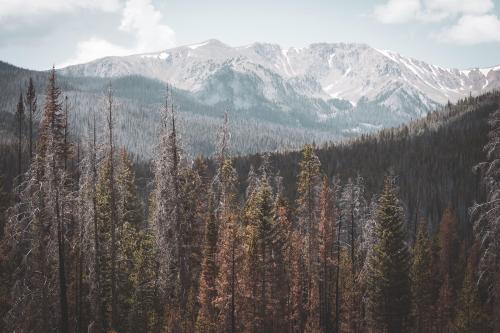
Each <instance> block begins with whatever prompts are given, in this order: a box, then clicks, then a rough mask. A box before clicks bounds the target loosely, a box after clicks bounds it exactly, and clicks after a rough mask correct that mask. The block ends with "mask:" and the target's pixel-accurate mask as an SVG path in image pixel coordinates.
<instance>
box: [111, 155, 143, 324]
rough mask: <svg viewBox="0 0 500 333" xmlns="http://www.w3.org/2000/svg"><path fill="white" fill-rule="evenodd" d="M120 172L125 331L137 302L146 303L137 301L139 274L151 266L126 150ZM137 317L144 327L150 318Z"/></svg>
mask: <svg viewBox="0 0 500 333" xmlns="http://www.w3.org/2000/svg"><path fill="white" fill-rule="evenodd" d="M117 171H118V174H117V178H116V181H117V194H118V195H117V197H118V200H117V201H118V207H117V211H118V215H119V218H118V220H119V221H120V225H119V226H118V227H119V228H118V232H117V234H118V236H119V237H117V238H118V240H117V242H118V244H117V272H118V274H117V291H118V292H117V294H118V295H119V297H118V300H117V308H118V315H119V317H120V318H119V320H118V324H117V325H118V326H117V327H116V329H117V330H118V331H120V332H121V331H126V330H127V328H129V327H127V324H128V319H129V316H132V307H133V305H134V304H133V303H134V302H141V301H142V300H141V299H137V298H139V297H140V296H138V295H137V293H134V290H136V289H137V288H140V287H141V286H140V285H138V284H137V280H139V279H140V278H139V277H137V276H136V275H135V272H136V270H138V269H141V268H142V269H143V270H144V271H147V270H148V269H150V268H151V267H147V266H146V267H144V265H143V264H142V261H144V258H143V257H144V256H145V254H144V253H143V252H144V250H143V249H141V241H146V239H145V237H146V236H145V235H144V233H142V232H141V224H142V207H141V202H140V200H139V197H138V194H137V188H136V185H135V173H134V170H133V167H132V164H131V162H130V159H129V156H128V154H127V152H126V151H125V150H122V151H121V153H120V163H119V164H118V170H117ZM138 261H141V262H139V263H138ZM141 266H142V267H141ZM145 310H146V309H145ZM136 316H137V317H139V319H142V320H143V322H142V326H144V321H145V320H146V319H145V318H141V315H139V314H136ZM139 326H141V324H139ZM129 329H130V328H129Z"/></svg>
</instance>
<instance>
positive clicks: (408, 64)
mask: <svg viewBox="0 0 500 333" xmlns="http://www.w3.org/2000/svg"><path fill="white" fill-rule="evenodd" d="M62 73H64V74H66V75H71V76H97V77H105V78H108V77H119V76H125V75H131V74H136V75H143V76H146V77H149V78H154V79H158V80H160V81H163V82H169V83H171V84H173V85H174V86H175V87H177V88H179V89H182V90H186V91H189V92H191V93H193V94H194V96H195V97H196V99H197V100H198V101H201V102H202V103H204V104H209V105H216V104H217V103H221V102H226V101H230V102H231V104H232V105H233V106H234V107H235V108H237V109H242V110H245V109H251V108H252V107H259V106H260V105H262V104H268V105H270V106H272V107H275V108H278V109H280V110H281V111H283V112H294V111H298V110H300V112H304V113H309V114H310V115H314V121H318V122H321V121H325V120H328V119H332V118H335V117H336V116H337V115H338V114H339V113H342V111H346V110H355V111H356V110H357V109H358V108H359V109H365V108H366V106H368V107H369V108H371V109H376V108H382V109H384V110H385V111H390V112H391V113H392V114H393V115H394V118H395V119H390V120H389V121H391V122H392V120H397V119H399V120H401V121H405V120H407V119H408V118H414V117H419V116H422V115H424V114H426V113H427V112H428V111H429V110H431V109H433V108H435V107H436V106H437V105H438V104H444V103H446V102H447V101H451V102H455V101H456V100H458V99H459V98H461V97H465V96H468V95H469V94H473V95H476V94H479V93H481V92H484V91H486V90H490V89H493V88H498V87H499V86H500V66H497V67H493V68H487V69H470V70H458V69H448V68H442V67H439V66H434V65H430V64H427V63H425V62H423V61H419V60H416V59H413V58H408V57H404V56H402V55H399V54H397V53H395V52H391V51H385V50H378V49H375V48H372V47H370V46H368V45H366V44H346V43H334V44H327V43H320V44H312V45H310V46H309V47H305V48H293V47H292V48H282V47H280V46H279V45H276V44H266V43H254V44H251V45H247V46H241V47H231V46H228V45H226V44H224V43H222V42H220V41H218V40H209V41H206V42H203V43H200V44H195V45H187V46H180V47H176V48H173V49H168V50H164V51H161V52H157V53H148V54H140V55H131V56H126V57H107V58H103V59H98V60H95V61H92V62H90V63H87V64H81V65H76V66H71V67H67V68H64V69H62ZM346 102H347V103H346ZM358 106H359V107H358ZM383 122H384V120H383V119H382V120H381V125H384V124H383ZM374 125H377V124H374Z"/></svg>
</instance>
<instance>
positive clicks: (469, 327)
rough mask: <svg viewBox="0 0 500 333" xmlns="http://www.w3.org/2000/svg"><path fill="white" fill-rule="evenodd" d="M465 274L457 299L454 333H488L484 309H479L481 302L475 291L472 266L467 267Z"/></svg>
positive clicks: (475, 285)
mask: <svg viewBox="0 0 500 333" xmlns="http://www.w3.org/2000/svg"><path fill="white" fill-rule="evenodd" d="M468 266H469V267H468V269H467V270H466V272H465V278H464V282H463V285H462V289H461V290H460V294H459V297H458V303H457V309H456V317H455V332H457V333H473V332H488V331H489V330H490V329H489V327H488V324H489V321H488V316H487V315H486V314H485V311H484V309H483V308H482V307H481V301H480V299H479V294H478V290H477V284H476V282H475V281H476V277H475V276H474V269H473V268H472V265H468Z"/></svg>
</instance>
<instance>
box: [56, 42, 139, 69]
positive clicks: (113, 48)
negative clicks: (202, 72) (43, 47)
mask: <svg viewBox="0 0 500 333" xmlns="http://www.w3.org/2000/svg"><path fill="white" fill-rule="evenodd" d="M127 54H130V50H129V49H127V48H123V47H121V46H119V45H116V44H113V43H110V42H108V41H107V40H104V39H101V38H98V37H91V38H90V39H88V40H85V41H81V42H78V44H77V45H76V55H75V56H74V57H72V58H70V59H68V60H66V61H64V62H63V63H61V64H58V65H57V67H58V68H61V67H66V66H69V65H74V64H81V63H84V62H89V61H91V60H94V59H98V58H102V57H106V56H122V55H127Z"/></svg>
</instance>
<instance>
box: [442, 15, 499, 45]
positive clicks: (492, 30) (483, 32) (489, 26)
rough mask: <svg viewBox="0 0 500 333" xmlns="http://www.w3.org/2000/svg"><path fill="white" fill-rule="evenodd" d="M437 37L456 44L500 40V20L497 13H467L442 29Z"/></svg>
mask: <svg viewBox="0 0 500 333" xmlns="http://www.w3.org/2000/svg"><path fill="white" fill-rule="evenodd" d="M436 38H437V39H438V40H440V41H442V42H447V43H456V44H479V43H488V42H500V20H499V19H498V17H496V16H495V15H465V16H462V17H461V18H460V19H459V20H458V22H457V23H456V24H455V25H453V26H451V27H449V28H445V29H443V30H442V31H440V32H439V33H438V34H437V35H436Z"/></svg>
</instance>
